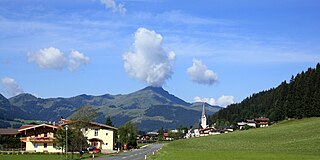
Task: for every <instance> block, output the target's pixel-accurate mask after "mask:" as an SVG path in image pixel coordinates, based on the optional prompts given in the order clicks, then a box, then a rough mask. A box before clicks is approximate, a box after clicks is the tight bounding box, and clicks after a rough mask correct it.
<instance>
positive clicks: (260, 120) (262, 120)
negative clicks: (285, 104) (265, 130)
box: [237, 117, 270, 129]
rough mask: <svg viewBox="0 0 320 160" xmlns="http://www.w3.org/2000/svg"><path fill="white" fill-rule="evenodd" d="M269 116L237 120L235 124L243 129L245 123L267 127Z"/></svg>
mask: <svg viewBox="0 0 320 160" xmlns="http://www.w3.org/2000/svg"><path fill="white" fill-rule="evenodd" d="M269 121H270V120H269V118H266V117H259V118H255V119H248V120H246V122H238V123H237V125H238V127H239V129H243V128H244V126H245V125H248V126H250V127H254V128H256V127H268V126H269V123H270V122H269Z"/></svg>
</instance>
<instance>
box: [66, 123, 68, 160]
mask: <svg viewBox="0 0 320 160" xmlns="http://www.w3.org/2000/svg"><path fill="white" fill-rule="evenodd" d="M67 159H68V125H66V160H67Z"/></svg>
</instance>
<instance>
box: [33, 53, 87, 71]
mask: <svg viewBox="0 0 320 160" xmlns="http://www.w3.org/2000/svg"><path fill="white" fill-rule="evenodd" d="M27 57H28V61H29V62H31V63H35V64H37V65H38V66H39V67H40V68H46V69H56V70H62V69H64V68H65V67H67V66H68V69H69V71H71V72H73V71H75V70H76V69H77V68H78V67H80V66H81V65H86V64H89V63H90V58H89V57H86V56H85V55H84V54H83V53H81V52H79V51H77V50H72V51H71V52H70V55H69V59H68V58H66V57H65V55H64V53H63V52H61V51H60V50H59V49H57V48H54V47H49V48H43V49H40V50H39V51H38V52H36V53H28V54H27Z"/></svg>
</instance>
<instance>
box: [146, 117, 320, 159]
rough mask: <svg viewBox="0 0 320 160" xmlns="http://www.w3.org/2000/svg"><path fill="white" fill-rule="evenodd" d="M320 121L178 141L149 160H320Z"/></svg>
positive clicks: (296, 122)
mask: <svg viewBox="0 0 320 160" xmlns="http://www.w3.org/2000/svg"><path fill="white" fill-rule="evenodd" d="M319 124H320V118H307V119H302V120H291V121H283V122H280V123H278V124H275V125H273V126H270V127H268V128H257V129H250V130H246V131H236V132H233V133H228V134H221V135H214V136H208V137H199V138H193V139H186V140H178V141H174V142H172V143H169V144H168V145H166V146H165V147H163V149H162V150H161V151H160V152H158V153H157V154H156V155H155V156H152V157H150V158H149V159H153V160H168V159H184V160H188V159H224V160H231V159H237V160H242V159H243V160H248V159H249V160H250V159H261V160H265V159H279V160H283V159H292V160H295V159H296V160H300V159H311V160H313V159H314V160H318V159H320V128H319Z"/></svg>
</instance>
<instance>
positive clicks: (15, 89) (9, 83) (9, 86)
mask: <svg viewBox="0 0 320 160" xmlns="http://www.w3.org/2000/svg"><path fill="white" fill-rule="evenodd" d="M1 83H2V86H3V87H4V89H5V91H6V92H7V93H8V94H9V95H10V96H16V95H18V94H20V93H23V91H22V89H21V88H20V86H19V85H18V84H17V82H16V81H15V80H14V79H13V78H10V77H5V78H2V79H1Z"/></svg>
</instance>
